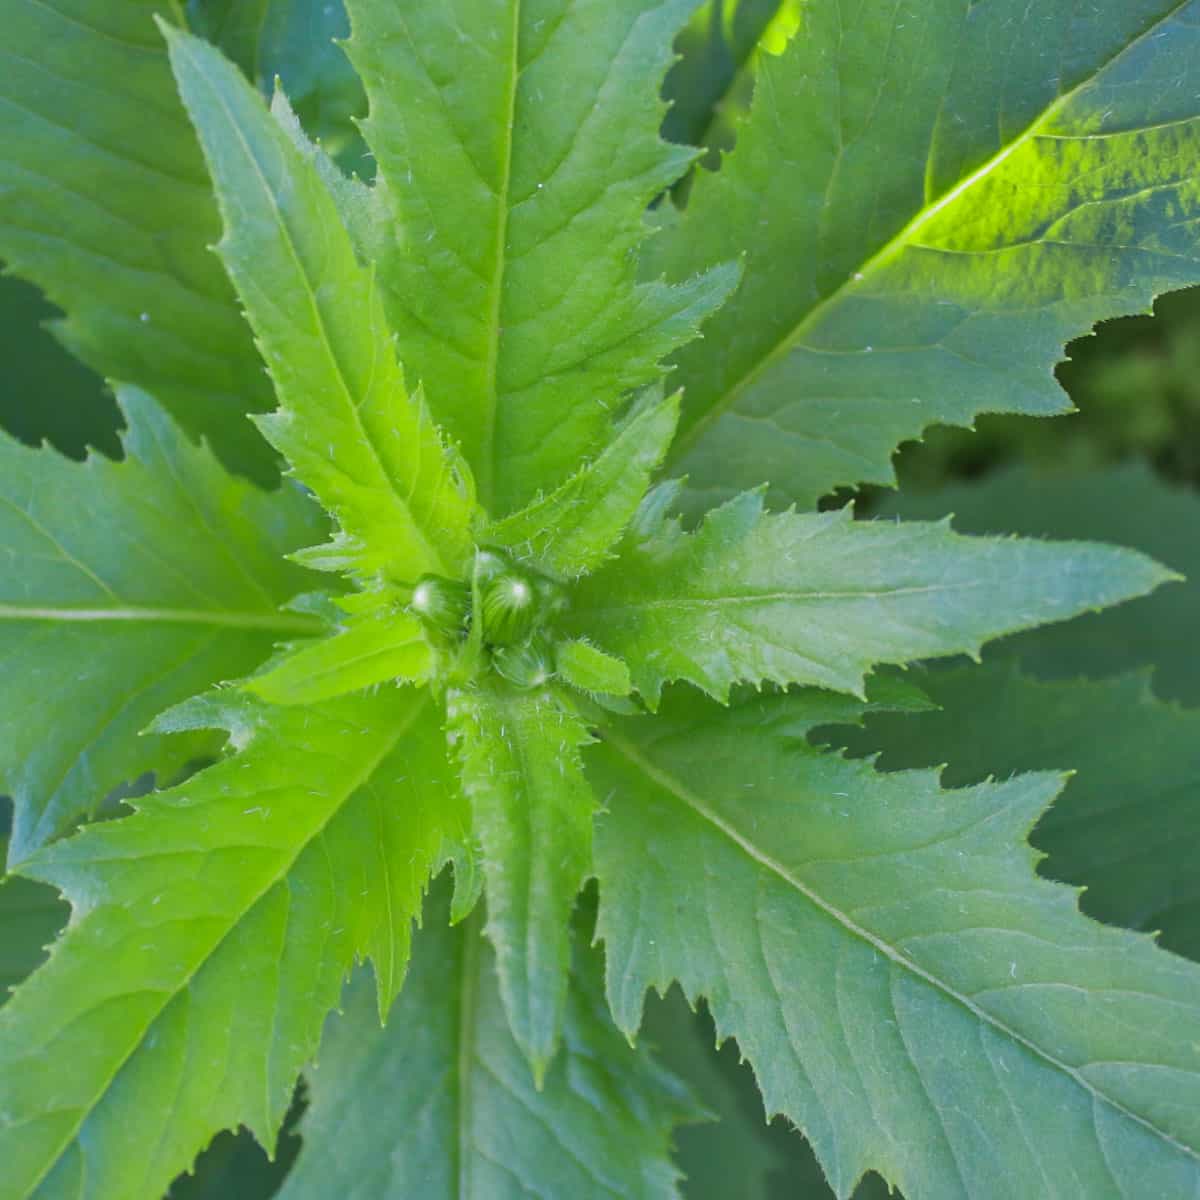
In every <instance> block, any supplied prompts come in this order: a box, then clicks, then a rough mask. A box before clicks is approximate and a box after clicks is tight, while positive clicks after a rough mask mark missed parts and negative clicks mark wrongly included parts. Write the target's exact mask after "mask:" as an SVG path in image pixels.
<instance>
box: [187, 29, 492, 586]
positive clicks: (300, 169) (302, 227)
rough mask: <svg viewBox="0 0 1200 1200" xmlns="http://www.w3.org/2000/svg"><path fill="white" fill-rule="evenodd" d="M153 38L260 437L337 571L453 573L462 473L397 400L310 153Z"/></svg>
mask: <svg viewBox="0 0 1200 1200" xmlns="http://www.w3.org/2000/svg"><path fill="white" fill-rule="evenodd" d="M164 32H165V34H166V36H167V39H168V43H169V47H170V54H171V62H172V65H173V67H174V69H175V73H176V77H177V79H178V82H179V88H180V92H181V93H182V95H183V98H184V103H185V104H186V106H187V108H188V111H189V113H190V115H191V117H192V120H193V122H194V123H195V125H196V129H197V131H198V133H199V135H200V141H201V145H202V146H203V149H204V153H205V156H206V158H207V160H208V164H209V169H210V171H211V172H212V176H213V184H214V186H215V188H216V191H217V197H218V200H219V202H220V205H221V210H222V214H223V216H224V219H225V236H224V237H223V238H222V240H221V243H220V246H219V250H220V253H221V256H222V258H223V260H224V262H225V264H226V267H227V268H228V270H229V273H230V275H231V277H232V278H233V281H234V284H235V286H236V287H237V290H238V293H239V295H240V296H241V299H242V302H243V303H244V304H245V306H246V313H247V316H248V317H249V319H250V323H251V325H252V326H253V328H254V331H255V333H256V335H257V337H258V340H259V344H260V345H261V347H262V350H263V354H264V356H265V358H266V360H267V364H268V366H269V368H270V370H271V373H272V376H273V378H274V380H275V385H276V389H277V392H278V395H279V401H280V409H279V411H278V412H276V413H272V414H270V415H268V416H266V417H262V418H260V420H259V424H260V428H262V430H263V432H264V433H265V434H266V435H267V437H268V438H269V439H270V440H271V442H272V443H273V444H274V445H275V446H276V447H277V448H278V449H279V450H280V451H282V452H283V454H284V455H286V457H287V458H288V460H289V461H290V462H291V464H292V466H293V467H294V469H295V472H296V474H297V475H298V476H299V477H300V478H301V479H302V480H303V481H304V482H305V483H306V484H307V485H308V486H309V487H310V488H312V490H313V491H314V492H315V493H316V495H317V497H318V498H319V499H320V500H321V502H322V503H323V504H324V505H325V507H326V508H327V509H328V510H329V511H330V512H331V513H333V515H334V516H335V517H337V519H338V521H339V523H340V524H341V527H342V532H343V535H344V540H343V541H341V542H339V543H338V551H337V553H338V554H339V556H340V559H341V562H340V565H341V566H342V567H343V568H345V569H349V570H352V571H354V572H355V573H357V574H358V575H360V576H364V577H374V576H375V575H377V574H380V573H382V574H384V575H385V576H387V577H389V578H391V579H393V580H397V581H403V580H413V579H416V578H417V577H418V576H419V575H421V574H423V573H424V572H426V571H437V572H439V573H442V574H446V573H448V572H450V571H453V570H455V569H457V568H459V567H461V565H462V563H463V562H464V561H465V558H466V555H467V552H468V549H469V545H470V539H469V529H468V526H469V522H470V517H471V512H472V509H473V498H472V495H471V488H470V481H469V478H468V476H467V475H466V473H465V470H464V468H463V465H462V463H461V462H460V461H459V460H458V459H457V457H456V456H455V455H453V454H451V453H450V452H449V451H448V450H447V449H446V448H445V447H444V446H443V445H442V442H441V439H440V437H439V434H438V431H437V429H436V428H435V427H434V425H433V423H432V421H431V419H430V417H429V414H428V412H427V410H426V409H425V406H424V404H423V402H422V400H421V396H420V393H419V392H418V393H416V394H415V395H413V396H411V397H410V396H409V395H408V393H407V392H406V391H405V386H404V378H403V375H402V373H401V370H400V365H399V363H398V362H397V359H396V353H395V347H394V345H393V342H392V337H391V334H390V332H389V330H388V328H387V323H386V319H385V317H384V314H383V305H382V301H381V299H380V297H379V294H378V292H377V290H376V287H375V282H374V277H373V274H372V272H371V270H370V269H368V268H367V267H364V266H362V265H361V264H360V263H359V262H358V260H357V259H356V257H355V252H354V246H353V243H352V242H351V239H350V236H349V234H348V233H347V232H346V229H345V227H344V226H343V225H342V223H341V220H340V218H339V215H338V209H337V206H336V204H335V203H334V199H333V197H332V196H331V194H330V192H329V190H328V188H327V187H326V185H325V183H324V181H323V179H322V177H321V174H320V172H319V171H318V169H317V167H316V165H315V163H314V161H313V159H312V157H311V156H309V155H306V154H304V153H303V152H302V151H301V150H300V149H299V148H298V147H297V146H296V144H295V142H294V141H293V139H292V136H291V135H290V134H289V133H287V132H286V131H285V130H284V129H283V128H282V127H281V126H280V124H279V123H278V122H277V121H276V120H275V119H274V118H272V116H271V115H270V113H269V112H268V111H267V109H266V106H265V105H264V104H263V102H262V99H261V98H260V97H259V96H258V95H257V93H256V92H255V91H254V89H253V88H252V87H251V86H250V85H249V84H248V83H247V82H246V80H245V79H243V78H242V76H241V75H240V74H239V73H238V71H237V70H236V69H235V68H234V67H233V66H232V65H231V64H230V63H229V62H228V61H227V60H226V59H224V58H222V56H221V55H220V54H219V53H218V52H217V51H216V50H214V49H213V48H212V47H211V46H209V45H207V44H205V43H204V42H201V41H199V40H197V39H196V38H193V37H190V36H188V35H186V34H182V33H179V32H177V31H173V30H171V29H169V28H166V27H164Z"/></svg>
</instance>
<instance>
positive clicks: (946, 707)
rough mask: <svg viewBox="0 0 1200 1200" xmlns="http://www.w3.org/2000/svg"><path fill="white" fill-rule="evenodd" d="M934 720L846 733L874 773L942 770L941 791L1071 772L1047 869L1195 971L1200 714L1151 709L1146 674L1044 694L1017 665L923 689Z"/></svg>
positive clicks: (1055, 813) (959, 675)
mask: <svg viewBox="0 0 1200 1200" xmlns="http://www.w3.org/2000/svg"><path fill="white" fill-rule="evenodd" d="M921 684H922V686H923V688H924V689H925V690H926V691H927V692H928V694H929V696H930V698H931V699H933V700H934V701H936V702H937V703H938V704H939V705H940V706H941V711H939V712H928V713H922V714H920V715H918V716H916V717H904V718H896V717H893V716H890V715H884V716H879V717H872V719H871V720H870V721H869V722H868V724H867V729H866V731H865V732H863V733H861V734H854V735H850V737H849V739H848V740H849V741H850V744H851V745H852V746H853V747H854V749H855V750H856V751H861V750H867V749H869V750H873V751H878V750H882V751H884V754H883V758H882V759H881V766H882V767H883V768H885V769H886V770H893V769H896V768H900V767H915V766H923V767H924V766H931V765H934V764H936V763H941V762H943V761H945V759H946V758H949V759H950V764H951V765H950V767H949V768H948V770H947V771H946V775H945V778H946V780H947V782H949V783H952V784H954V785H956V786H957V785H960V784H964V783H975V782H978V781H979V780H980V779H982V778H984V777H985V776H987V775H990V774H993V773H995V774H997V775H1001V776H1003V775H1007V774H1009V773H1011V772H1015V771H1031V770H1045V769H1059V770H1062V769H1066V768H1070V770H1071V771H1072V772H1074V774H1073V775H1072V778H1071V780H1070V782H1069V783H1068V784H1067V787H1066V790H1065V791H1064V792H1063V794H1062V795H1061V796H1060V797H1059V798H1058V799H1057V800H1056V801H1055V803H1054V805H1053V806H1052V807H1051V808H1050V809H1049V810H1048V811H1047V813H1046V814H1045V816H1043V817H1042V819H1041V820H1040V821H1039V822H1038V824H1037V827H1036V828H1035V829H1034V831H1033V834H1032V837H1031V840H1032V842H1033V844H1034V845H1035V846H1036V847H1037V848H1038V849H1039V850H1044V851H1045V852H1046V853H1047V854H1048V855H1049V857H1048V858H1047V859H1045V860H1044V861H1043V862H1042V864H1041V868H1042V871H1043V872H1044V873H1046V874H1048V875H1050V876H1052V877H1053V878H1055V879H1063V880H1066V881H1067V882H1068V883H1073V884H1079V885H1083V886H1085V887H1086V888H1087V890H1086V891H1085V892H1084V893H1083V895H1082V897H1081V901H1080V903H1081V907H1082V908H1083V910H1084V912H1086V913H1087V914H1088V915H1089V916H1093V917H1095V918H1096V919H1097V920H1101V921H1107V922H1110V923H1112V924H1117V925H1124V926H1126V927H1128V928H1132V929H1144V930H1147V931H1149V932H1152V933H1158V932H1159V931H1161V936H1160V937H1159V941H1160V943H1161V944H1162V945H1164V946H1166V947H1167V948H1168V949H1169V950H1174V951H1175V952H1176V953H1177V954H1184V955H1186V956H1187V957H1188V958H1192V959H1196V960H1200V875H1198V874H1197V871H1196V863H1197V861H1200V713H1197V712H1194V711H1189V710H1186V709H1180V708H1176V707H1175V706H1174V705H1171V704H1164V703H1163V702H1162V701H1160V700H1156V699H1155V697H1154V696H1153V694H1152V693H1151V692H1150V689H1149V687H1148V686H1147V682H1146V679H1145V677H1144V676H1137V675H1130V676H1125V677H1123V678H1120V679H1113V680H1106V681H1101V682H1086V683H1085V682H1081V681H1073V682H1069V683H1039V682H1037V681H1036V680H1033V679H1029V678H1026V677H1025V676H1023V675H1022V674H1021V673H1020V671H1019V670H1018V669H1017V667H1016V666H1015V664H1012V663H995V664H989V665H988V666H985V667H979V668H973V669H967V668H960V669H953V670H949V669H948V670H940V671H931V672H928V673H927V674H925V675H923V676H922V677H921Z"/></svg>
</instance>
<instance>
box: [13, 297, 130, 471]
mask: <svg viewBox="0 0 1200 1200" xmlns="http://www.w3.org/2000/svg"><path fill="white" fill-rule="evenodd" d="M58 315H59V314H58V312H57V310H56V309H55V308H54V306H53V305H51V304H50V303H48V302H47V301H46V300H45V299H44V298H43V297H42V294H41V292H39V291H38V290H37V288H35V287H33V286H32V285H31V284H28V283H25V282H23V281H22V280H20V279H14V278H13V277H12V276H0V426H3V428H4V429H5V430H6V431H7V432H8V433H11V434H12V435H13V436H14V437H17V438H20V439H21V441H23V442H26V443H27V444H28V445H31V446H36V445H38V444H39V443H41V442H43V441H48V442H49V443H50V444H51V445H52V446H54V447H55V448H56V449H58V450H60V451H62V453H63V454H67V455H70V456H71V458H83V456H84V454H85V453H86V450H87V447H88V446H94V447H95V448H96V449H97V450H100V451H102V452H103V453H105V454H107V455H108V456H109V457H110V458H119V457H120V455H121V443H120V440H119V439H118V437H117V431H118V430H119V429H120V428H121V415H120V413H119V412H118V411H117V405H116V401H114V400H113V398H112V395H111V393H110V392H109V391H108V390H107V389H106V388H105V387H104V385H103V383H102V381H101V380H100V377H99V376H98V375H96V374H94V373H93V372H92V371H90V370H89V369H88V368H87V367H85V366H84V365H83V364H82V363H80V362H79V361H78V360H77V359H75V358H72V357H71V355H70V354H68V353H67V351H66V350H64V349H63V347H62V346H61V345H60V344H59V343H58V341H56V340H55V338H54V335H53V334H52V333H51V332H50V330H49V329H48V328H47V324H46V323H47V322H48V321H52V320H53V319H54V318H56V317H57V316H58Z"/></svg>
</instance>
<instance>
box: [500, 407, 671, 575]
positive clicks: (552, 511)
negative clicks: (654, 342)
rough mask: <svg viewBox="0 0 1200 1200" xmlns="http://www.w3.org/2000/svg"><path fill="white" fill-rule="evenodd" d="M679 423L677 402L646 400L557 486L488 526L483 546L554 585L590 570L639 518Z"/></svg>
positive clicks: (598, 563) (602, 559)
mask: <svg viewBox="0 0 1200 1200" xmlns="http://www.w3.org/2000/svg"><path fill="white" fill-rule="evenodd" d="M678 420H679V397H678V395H675V396H670V397H667V398H666V399H664V398H663V397H661V396H650V397H648V398H647V399H646V400H645V401H644V402H643V403H641V404H639V405H638V406H637V407H636V408H635V409H634V410H633V412H632V413H631V414H630V416H629V417H628V419H627V420H626V421H625V422H624V423H623V424H622V426H621V428H620V429H619V430H618V431H617V433H616V435H615V436H614V438H613V440H612V441H611V442H610V443H609V444H608V445H607V446H606V447H605V448H604V450H603V451H601V453H600V454H599V455H598V456H597V457H596V458H595V459H594V460H593V461H592V462H590V463H588V464H587V465H586V466H584V467H581V468H580V469H579V471H577V472H576V473H575V474H574V475H572V476H571V478H570V479H568V480H567V482H566V483H564V484H563V485H562V487H560V488H558V489H557V490H556V491H554V492H552V493H551V494H550V495H549V496H545V497H543V498H541V499H539V500H535V501H534V502H533V503H532V504H531V505H529V507H528V508H524V509H522V510H521V511H520V512H518V513H513V514H512V516H510V517H506V518H505V519H504V520H503V521H498V522H496V523H495V524H493V525H491V526H489V527H488V529H487V531H486V533H485V535H484V540H485V541H486V542H488V543H490V544H492V545H496V546H503V547H505V548H506V549H508V550H511V551H513V552H514V553H517V554H519V555H520V556H521V557H522V558H523V559H525V560H527V561H528V562H529V563H530V564H531V565H532V566H534V567H536V568H537V569H538V570H540V571H542V572H544V573H545V574H547V575H551V576H554V577H556V578H559V579H567V578H573V577H574V576H577V575H583V574H585V573H586V572H588V571H591V570H593V569H595V568H596V567H597V566H599V565H600V563H602V562H603V561H604V559H605V558H607V557H610V552H611V549H612V546H613V543H615V542H616V541H617V540H618V539H619V538H620V536H621V534H622V533H624V531H625V527H626V526H627V525H628V524H629V522H630V520H632V518H633V515H634V514H635V513H636V512H637V509H638V505H639V504H640V503H641V502H642V497H643V496H645V494H646V488H647V487H648V486H649V484H650V476H651V475H652V474H653V472H654V470H655V468H656V467H657V466H658V465H659V463H661V462H662V460H663V456H664V455H665V454H666V452H667V447H668V446H669V445H670V444H671V438H672V437H673V436H674V433H675V425H676V423H677V422H678Z"/></svg>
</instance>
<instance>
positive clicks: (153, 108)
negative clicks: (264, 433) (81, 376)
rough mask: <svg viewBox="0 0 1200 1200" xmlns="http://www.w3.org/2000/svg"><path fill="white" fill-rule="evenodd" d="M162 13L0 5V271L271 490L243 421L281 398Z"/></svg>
mask: <svg viewBox="0 0 1200 1200" xmlns="http://www.w3.org/2000/svg"><path fill="white" fill-rule="evenodd" d="M160 7H161V9H165V8H166V7H167V6H166V5H165V4H164V5H162V6H160ZM154 9H155V5H154V4H151V3H146V2H145V0H105V3H104V4H102V5H97V4H94V3H89V0H0V29H3V30H4V44H3V47H0V144H3V146H4V155H3V159H2V161H0V259H3V260H4V261H5V262H6V263H7V264H8V269H9V270H11V271H13V272H14V273H15V274H17V275H20V276H21V277H22V278H24V279H28V280H30V281H31V282H33V283H36V284H37V285H38V287H40V288H41V289H42V290H43V291H44V292H45V293H46V294H47V295H48V296H49V297H50V299H51V300H53V301H54V303H55V304H57V305H58V306H59V308H61V309H63V310H65V312H66V314H67V317H66V320H65V321H63V322H61V323H60V324H59V325H58V326H57V328H56V332H57V333H58V335H59V337H60V338H61V339H62V341H63V342H64V343H65V344H66V345H67V346H68V347H69V348H70V349H71V350H72V351H73V352H74V353H75V354H77V355H78V356H79V357H80V358H82V359H83V361H84V362H86V363H87V364H88V365H89V366H90V367H92V368H93V369H94V370H96V371H97V372H99V373H100V374H101V375H103V376H106V377H108V378H110V379H115V380H120V381H122V382H125V383H130V384H136V385H137V386H139V387H143V388H145V389H146V390H147V391H149V392H151V393H152V394H153V395H154V396H155V397H157V398H158V399H159V400H160V401H161V402H162V403H163V404H164V405H165V406H166V407H167V408H168V409H169V411H170V412H171V414H172V415H173V416H174V417H175V418H176V420H178V421H179V422H180V424H182V425H183V427H184V428H185V429H186V430H187V431H188V432H189V433H190V434H191V435H192V436H193V437H195V436H197V435H199V434H203V435H204V436H205V437H207V438H208V439H209V440H210V441H211V443H212V445H213V446H214V447H215V448H216V450H217V452H218V454H219V455H220V457H221V458H222V460H223V461H225V462H227V463H229V464H230V465H231V466H235V467H237V468H239V469H242V470H246V471H249V472H250V473H251V474H252V475H253V476H254V477H255V478H258V479H262V480H269V479H270V478H271V477H272V476H273V475H274V474H275V470H276V468H275V455H274V453H273V452H272V451H271V449H270V447H269V446H267V444H266V443H265V442H264V441H263V440H262V438H261V437H260V436H259V434H258V432H257V431H256V430H255V429H254V428H253V427H252V426H251V425H250V424H249V422H248V421H247V420H246V419H245V414H246V413H247V412H263V411H265V410H266V409H268V408H270V407H271V389H270V385H269V384H268V382H267V380H266V379H265V378H264V377H263V374H262V360H261V359H260V358H259V356H258V352H257V351H256V350H255V348H254V343H253V341H252V339H251V337H250V331H249V329H248V328H247V327H246V323H245V321H244V320H243V319H242V315H241V313H240V312H239V311H238V306H237V303H236V301H235V299H234V295H233V290H232V288H230V286H229V282H228V280H227V279H226V278H225V275H224V273H223V272H222V270H221V267H220V264H219V263H218V262H216V261H215V260H214V259H213V256H212V255H211V254H210V253H209V251H208V247H209V245H210V244H211V243H212V242H213V241H214V240H215V239H216V237H217V235H218V232H219V230H220V222H219V219H218V216H217V208H216V205H215V204H214V203H213V198H212V191H211V189H210V187H209V184H208V179H207V176H206V174H205V171H204V163H203V160H202V159H201V157H200V151H199V148H198V146H197V145H196V138H195V136H194V134H193V133H192V131H191V128H190V127H189V126H188V122H187V117H186V115H185V113H184V111H183V107H182V106H181V105H180V103H179V98H178V96H177V94H176V91H175V87H174V84H173V82H172V80H171V72H170V68H169V67H168V65H167V57H166V54H165V52H164V49H163V45H162V39H161V38H160V37H159V36H158V32H157V31H156V30H155V28H154V23H153V21H152V19H151V14H152V13H153V11H154ZM150 197H152V199H150Z"/></svg>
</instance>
